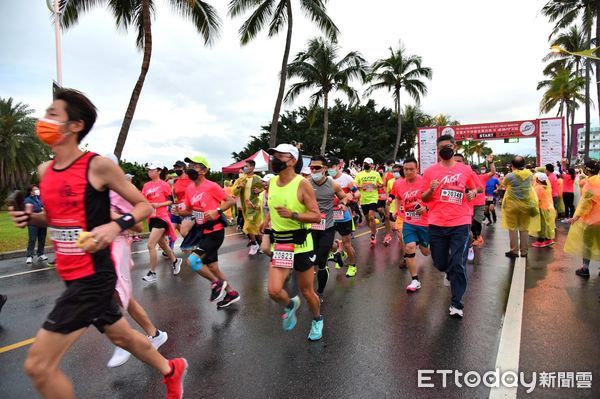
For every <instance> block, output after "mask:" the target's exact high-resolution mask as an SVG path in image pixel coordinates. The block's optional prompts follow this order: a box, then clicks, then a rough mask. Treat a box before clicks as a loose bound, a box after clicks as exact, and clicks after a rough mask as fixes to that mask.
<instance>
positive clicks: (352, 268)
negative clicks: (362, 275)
mask: <svg viewBox="0 0 600 399" xmlns="http://www.w3.org/2000/svg"><path fill="white" fill-rule="evenodd" d="M354 276H356V266H354V265H348V271H346V277H354Z"/></svg>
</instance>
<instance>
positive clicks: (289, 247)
mask: <svg viewBox="0 0 600 399" xmlns="http://www.w3.org/2000/svg"><path fill="white" fill-rule="evenodd" d="M294 247H295V245H294V244H275V248H274V249H273V258H272V259H271V266H273V267H281V268H284V269H291V268H293V267H294Z"/></svg>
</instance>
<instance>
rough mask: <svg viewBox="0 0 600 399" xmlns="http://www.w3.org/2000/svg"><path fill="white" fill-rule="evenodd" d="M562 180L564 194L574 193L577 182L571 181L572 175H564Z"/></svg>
mask: <svg viewBox="0 0 600 399" xmlns="http://www.w3.org/2000/svg"><path fill="white" fill-rule="evenodd" d="M562 178H563V193H572V192H573V186H574V184H575V181H574V180H573V179H571V175H570V174H568V173H563V174H562Z"/></svg>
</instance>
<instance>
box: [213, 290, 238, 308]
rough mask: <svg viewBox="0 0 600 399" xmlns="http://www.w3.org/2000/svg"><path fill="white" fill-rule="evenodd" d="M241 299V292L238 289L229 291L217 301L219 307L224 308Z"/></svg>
mask: <svg viewBox="0 0 600 399" xmlns="http://www.w3.org/2000/svg"><path fill="white" fill-rule="evenodd" d="M239 300H240V294H238V292H237V291H231V292H228V293H227V295H225V298H223V300H222V301H221V302H218V303H217V308H218V309H223V308H226V307H228V306H229V305H231V304H234V303H236V302H237V301H239Z"/></svg>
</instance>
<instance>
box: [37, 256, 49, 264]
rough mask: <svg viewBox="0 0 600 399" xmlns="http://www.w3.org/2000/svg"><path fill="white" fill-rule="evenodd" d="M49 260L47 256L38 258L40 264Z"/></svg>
mask: <svg viewBox="0 0 600 399" xmlns="http://www.w3.org/2000/svg"><path fill="white" fill-rule="evenodd" d="M47 260H48V257H47V256H46V255H40V256H38V262H45V261H47Z"/></svg>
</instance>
